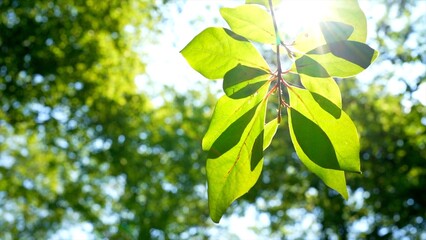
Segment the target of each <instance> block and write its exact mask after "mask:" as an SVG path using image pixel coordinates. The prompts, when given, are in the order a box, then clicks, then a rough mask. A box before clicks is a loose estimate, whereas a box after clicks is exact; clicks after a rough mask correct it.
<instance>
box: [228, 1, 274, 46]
mask: <svg viewBox="0 0 426 240" xmlns="http://www.w3.org/2000/svg"><path fill="white" fill-rule="evenodd" d="M220 13H221V15H222V17H223V18H224V19H225V20H226V22H227V23H228V24H229V26H230V27H231V29H232V31H234V32H235V33H237V34H240V35H242V36H244V37H246V38H248V39H250V40H253V41H256V42H261V43H270V44H275V42H276V41H275V31H274V24H273V22H272V18H271V15H270V14H269V13H268V12H267V11H266V10H265V9H264V8H262V7H260V6H259V5H255V4H246V5H241V6H239V7H236V8H221V9H220Z"/></svg>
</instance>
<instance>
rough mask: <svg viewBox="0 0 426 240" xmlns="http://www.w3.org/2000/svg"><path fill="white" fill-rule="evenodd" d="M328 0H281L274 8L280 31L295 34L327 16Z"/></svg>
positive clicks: (290, 34)
mask: <svg viewBox="0 0 426 240" xmlns="http://www.w3.org/2000/svg"><path fill="white" fill-rule="evenodd" d="M329 4H330V0H283V1H282V3H281V4H280V5H279V6H278V9H277V10H276V13H277V14H276V15H277V21H278V24H279V25H280V29H281V31H282V32H285V34H286V35H289V36H295V35H296V34H297V33H300V32H301V31H303V30H304V29H306V28H308V27H309V26H312V25H315V24H318V23H319V22H320V21H321V19H322V18H324V17H325V16H327V14H328V9H329V6H328V5H329Z"/></svg>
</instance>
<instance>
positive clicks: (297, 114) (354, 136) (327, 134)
mask: <svg viewBox="0 0 426 240" xmlns="http://www.w3.org/2000/svg"><path fill="white" fill-rule="evenodd" d="M289 96H290V105H291V107H290V108H289V109H288V114H289V125H290V135H291V139H292V141H293V144H294V145H295V149H296V152H297V154H298V156H299V158H300V159H301V160H302V162H303V163H304V164H305V165H306V166H307V167H308V168H309V169H310V170H311V171H312V172H314V173H315V174H317V175H318V176H319V177H320V178H321V179H323V181H324V182H325V183H326V184H327V185H328V186H330V187H331V188H333V189H336V191H338V192H339V193H341V194H342V196H345V194H347V193H346V188H345V187H344V186H343V185H341V184H342V178H343V179H344V175H341V174H340V173H339V171H340V170H344V171H350V172H360V161H359V150H360V146H359V138H358V133H357V131H356V128H355V125H354V124H353V122H352V121H351V119H350V118H349V116H348V115H347V114H346V113H345V112H343V111H342V110H341V109H340V108H339V106H337V105H335V104H334V103H333V102H332V101H330V100H328V98H327V97H324V96H322V95H319V94H317V93H314V92H309V91H308V90H305V89H300V88H297V87H292V88H291V89H290V91H289ZM333 170H334V171H333ZM336 170H337V172H336ZM334 175H339V176H340V175H341V176H340V177H337V176H334ZM330 176H333V177H332V178H331V177H330ZM332 179H340V180H338V181H336V182H335V181H334V180H332ZM343 190H344V191H343Z"/></svg>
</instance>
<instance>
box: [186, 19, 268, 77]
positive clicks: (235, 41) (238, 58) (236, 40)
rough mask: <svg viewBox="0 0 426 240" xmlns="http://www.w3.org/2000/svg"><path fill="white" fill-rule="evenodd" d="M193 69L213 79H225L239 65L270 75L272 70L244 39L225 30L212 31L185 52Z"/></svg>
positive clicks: (213, 29)
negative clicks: (226, 74) (227, 73)
mask: <svg viewBox="0 0 426 240" xmlns="http://www.w3.org/2000/svg"><path fill="white" fill-rule="evenodd" d="M181 53H182V55H183V56H184V57H185V59H186V60H187V61H188V63H189V64H190V65H191V67H192V68H194V69H195V70H197V71H198V72H199V73H201V74H202V75H203V76H205V77H206V78H209V79H220V78H223V76H224V75H225V73H226V72H228V71H229V70H231V69H233V68H235V67H236V66H237V65H238V64H241V65H244V66H249V67H253V68H258V69H262V70H264V71H266V72H269V66H268V64H267V63H266V61H265V59H263V57H262V55H261V54H260V53H259V52H258V51H257V50H256V48H255V47H254V46H253V45H252V44H251V43H250V42H249V41H248V40H247V39H246V38H244V37H242V36H240V35H238V34H236V33H234V32H232V31H231V30H228V29H225V28H217V27H210V28H207V29H205V30H204V31H202V32H201V33H200V34H198V35H197V36H195V37H194V39H192V41H191V42H189V43H188V45H186V46H185V48H184V49H182V51H181Z"/></svg>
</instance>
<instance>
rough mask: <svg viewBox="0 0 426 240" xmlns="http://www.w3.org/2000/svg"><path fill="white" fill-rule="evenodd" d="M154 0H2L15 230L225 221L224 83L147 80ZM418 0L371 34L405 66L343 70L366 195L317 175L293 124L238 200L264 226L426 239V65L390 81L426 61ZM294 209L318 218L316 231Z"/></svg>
mask: <svg viewBox="0 0 426 240" xmlns="http://www.w3.org/2000/svg"><path fill="white" fill-rule="evenodd" d="M154 2H155V1H150V0H142V1H131V0H127V1H108V2H106V1H105V2H102V1H96V2H95V1H77V0H75V1H41V0H36V1H17V0H14V1H12V0H9V1H8V0H3V1H0V92H1V93H0V99H1V100H0V101H1V108H0V239H46V238H49V237H52V236H54V235H55V234H57V233H58V231H60V230H61V229H65V230H69V229H70V228H72V227H73V226H75V225H76V224H83V225H85V226H89V227H87V228H86V229H88V230H87V231H88V232H90V233H91V234H93V235H94V237H95V238H107V239H150V238H154V239H190V238H197V239H203V238H208V236H209V234H211V232H209V229H210V227H211V222H209V221H208V212H207V209H208V208H207V199H206V187H205V180H206V179H205V169H204V165H205V160H204V159H206V155H205V154H204V153H203V152H202V151H201V137H202V136H203V134H204V133H205V130H206V128H207V124H208V118H209V117H210V114H211V108H212V103H213V102H215V95H213V94H212V93H209V90H208V89H207V90H205V91H204V90H203V91H190V92H188V93H185V94H178V93H176V92H175V91H174V90H173V89H170V88H166V89H164V91H163V93H162V95H161V96H157V97H158V98H160V99H163V101H162V102H163V103H162V104H160V105H153V104H152V103H151V100H150V99H149V98H148V97H147V96H146V94H140V93H138V92H136V87H135V85H134V77H135V75H137V74H142V73H143V72H144V65H143V64H141V63H140V60H139V56H138V54H137V53H136V52H135V49H136V47H135V46H136V45H137V44H143V43H144V41H145V40H146V36H147V35H149V34H152V31H157V30H156V28H155V27H156V25H157V24H158V22H159V21H160V19H161V11H160V12H159V11H158V10H159V6H158V5H155V4H154ZM157 2H158V1H157ZM419 4H421V3H419V2H417V1H413V0H407V1H385V0H383V1H382V4H381V5H382V6H383V9H385V11H386V12H385V13H384V14H383V18H382V19H381V20H380V21H379V22H378V28H377V36H372V37H371V36H370V37H371V38H373V39H377V40H378V43H379V46H378V48H379V49H380V52H381V57H380V59H379V61H381V62H390V63H391V65H388V66H391V67H387V68H386V69H385V70H381V71H376V72H378V74H377V75H376V76H375V78H374V81H373V82H372V83H371V84H368V85H366V84H365V83H361V82H356V81H355V80H350V79H349V80H348V79H347V80H345V81H340V82H339V84H340V87H341V89H342V96H343V101H344V103H343V106H344V109H345V111H347V113H348V114H349V115H350V116H351V118H352V119H353V120H354V121H355V122H356V126H357V128H358V131H359V132H360V134H361V146H362V152H361V157H362V170H363V174H362V175H357V174H348V175H347V177H348V186H349V187H350V190H351V193H352V195H354V196H355V197H353V198H351V199H350V200H349V201H347V202H345V201H343V199H342V198H341V197H340V196H338V195H337V194H336V193H335V192H333V191H331V190H329V189H328V188H327V187H326V186H325V185H324V184H323V183H321V181H320V180H319V179H318V178H317V177H316V176H314V175H313V174H311V173H308V172H307V171H306V169H305V168H304V167H303V165H302V164H301V163H300V161H299V160H298V159H297V157H296V155H295V153H294V152H293V150H292V149H293V147H292V145H291V142H290V137H289V133H288V129H286V128H280V129H279V131H278V133H277V134H278V136H277V137H276V140H275V141H273V142H272V145H271V148H270V149H268V150H267V153H266V155H265V156H266V158H265V167H264V171H263V173H262V175H261V181H259V182H258V184H256V185H255V187H254V188H253V189H252V190H251V191H250V192H249V193H248V194H247V195H245V196H244V197H243V198H242V199H241V200H238V201H239V203H242V204H238V205H241V206H245V205H246V204H243V203H252V204H255V205H256V206H257V209H258V210H259V211H260V212H264V213H266V214H267V215H268V216H269V219H270V221H271V224H270V226H269V227H268V229H258V230H259V233H260V234H263V235H269V236H268V237H271V238H273V237H276V238H286V236H287V235H291V236H299V238H301V239H303V238H305V237H307V236H312V234H315V236H318V237H319V238H323V239H328V238H333V237H336V236H338V237H339V238H341V239H346V238H356V239H378V238H394V239H399V238H402V237H404V236H407V237H410V238H413V239H420V238H421V234H422V233H423V236H424V234H425V233H424V232H425V229H426V219H425V216H424V213H425V212H426V199H425V194H423V192H424V191H425V186H426V126H425V125H426V123H425V122H426V119H425V116H426V109H425V106H424V105H422V104H421V103H420V102H419V101H418V100H416V99H415V98H413V97H412V95H414V93H415V92H416V91H417V90H418V88H419V86H420V85H421V84H422V83H423V84H424V82H425V79H426V77H425V75H424V73H423V74H422V75H413V73H411V74H408V73H407V74H406V75H405V77H401V78H399V79H398V81H400V82H403V83H404V84H405V85H406V86H407V88H406V90H405V91H404V90H403V91H402V93H401V94H399V95H395V94H390V93H389V92H388V91H387V86H386V84H387V82H388V80H389V78H391V77H394V76H395V75H398V71H399V70H400V69H399V68H398V66H401V65H412V66H418V64H421V65H424V64H425V61H426V60H425V59H426V56H425V53H426V51H425V49H424V48H425V46H426V43H425V40H426V36H425V34H426V31H425V29H424V28H425V25H424V24H423V22H424V19H425V15H424V14H423V15H420V16H417V17H414V15H413V14H411V13H413V12H414V9H416V8H418V5H419ZM395 19H397V20H398V21H400V22H402V24H393V21H395ZM401 26H402V27H401ZM413 42H414V43H415V44H414V45H413ZM372 67H373V68H374V65H373V66H372ZM378 67H380V68H383V66H382V65H378ZM408 69H409V68H408ZM146 87H147V89H143V91H144V92H149V91H150V90H149V89H148V88H149V86H146ZM203 88H204V89H205V88H206V87H205V86H203ZM200 89H202V88H201V87H200ZM407 102H409V104H408V105H407V104H402V103H407ZM271 110H272V111H275V109H273V108H272V109H271ZM282 121H283V123H282V124H281V125H282V126H285V125H286V121H287V120H286V119H285V118H283V120H282ZM236 206H237V205H233V207H236ZM240 210H241V212H243V208H241V209H240ZM231 211H232V210H230V212H231ZM295 211H298V212H300V213H301V214H304V215H308V214H311V213H312V214H314V216H315V221H314V223H312V224H311V225H309V226H308V228H305V229H303V227H302V224H301V223H300V218H298V217H295V214H294V212H295ZM360 221H361V222H362V221H364V223H367V228H366V229H364V230H363V231H358V230H356V228H354V226H355V225H357V224H358V223H359V222H360ZM294 226H296V228H294ZM223 231H226V229H224V230H223ZM310 234H311V235H310Z"/></svg>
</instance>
